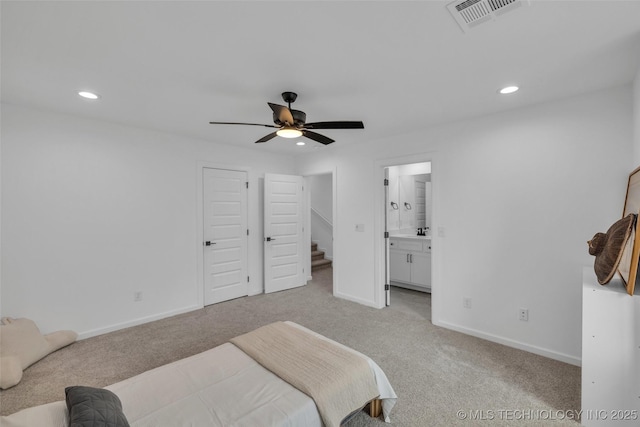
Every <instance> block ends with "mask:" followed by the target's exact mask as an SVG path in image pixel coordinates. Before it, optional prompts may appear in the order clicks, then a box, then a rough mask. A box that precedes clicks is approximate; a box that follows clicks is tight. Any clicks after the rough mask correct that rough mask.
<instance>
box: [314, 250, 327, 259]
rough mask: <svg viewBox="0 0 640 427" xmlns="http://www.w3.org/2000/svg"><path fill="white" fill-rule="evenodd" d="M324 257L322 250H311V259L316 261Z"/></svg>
mask: <svg viewBox="0 0 640 427" xmlns="http://www.w3.org/2000/svg"><path fill="white" fill-rule="evenodd" d="M320 259H324V251H318V250H316V251H311V261H318V260H320Z"/></svg>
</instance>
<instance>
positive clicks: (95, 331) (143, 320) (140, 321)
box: [78, 305, 202, 340]
mask: <svg viewBox="0 0 640 427" xmlns="http://www.w3.org/2000/svg"><path fill="white" fill-rule="evenodd" d="M201 308H202V307H201V306H196V305H193V306H189V307H184V308H180V309H177V310H171V311H166V312H164V313H159V314H154V315H152V316H147V317H141V318H139V319H134V320H131V321H128V322H123V323H118V324H115V325H111V326H107V327H105V328H98V329H92V330H90V331H85V332H80V333H79V334H78V339H79V340H84V339H87V338H91V337H95V336H98V335H102V334H106V333H107V332H113V331H118V330H120V329H124V328H129V327H131V326H137V325H142V324H143V323H149V322H153V321H154V320H160V319H164V318H167V317H171V316H176V315H178V314H182V313H187V312H189V311H194V310H199V309H201Z"/></svg>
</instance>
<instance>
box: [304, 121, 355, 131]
mask: <svg viewBox="0 0 640 427" xmlns="http://www.w3.org/2000/svg"><path fill="white" fill-rule="evenodd" d="M304 127H305V128H306V129H364V123H362V122H360V121H338V122H315V123H307V124H305V125H304Z"/></svg>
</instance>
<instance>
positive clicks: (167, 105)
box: [0, 0, 640, 154]
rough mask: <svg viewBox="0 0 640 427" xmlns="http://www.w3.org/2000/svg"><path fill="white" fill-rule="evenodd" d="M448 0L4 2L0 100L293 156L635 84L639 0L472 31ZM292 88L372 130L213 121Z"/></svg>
mask: <svg viewBox="0 0 640 427" xmlns="http://www.w3.org/2000/svg"><path fill="white" fill-rule="evenodd" d="M448 3H449V1H412V2H401V1H386V2H384V1H377V2H363V1H318V2H309V1H297V2H272V1H258V2H245V1H242V2H239V1H235V2H221V1H195V2H185V1H173V2H167V1H163V2H155V1H139V2H94V1H82V2H75V1H69V2H58V1H45V2H31V1H19V2H11V1H2V3H1V10H0V12H1V15H2V29H1V31H2V33H1V37H2V38H1V42H2V58H1V59H2V62H1V72H2V75H1V77H2V81H1V83H2V86H1V89H2V90H1V95H2V102H4V103H10V104H17V105H25V106H31V107H34V108H38V109H45V110H53V111H58V112H62V113H69V114H77V115H80V116H85V117H92V118H96V119H100V120H106V121H110V122H116V123H123V124H127V125H132V126H137V127H142V128H148V129H155V130H160V131H163V132H170V133H174V134H178V135H186V136H190V137H195V138H201V139H205V140H210V141H215V142H218V143H226V144H232V145H236V146H242V147H248V148H249V147H250V148H256V149H260V150H265V151H272V152H281V153H290V154H291V153H293V154H295V153H301V152H308V151H313V150H314V149H315V148H316V147H320V148H321V149H324V150H330V149H332V148H333V147H336V146H343V145H346V144H352V143H356V142H360V141H367V140H371V139H377V138H380V137H387V136H390V135H394V134H399V133H406V132H413V131H419V130H421V129H424V128H426V127H429V126H432V125H434V124H438V123H443V122H451V121H456V120H460V119H463V118H468V117H473V116H479V115H483V114H487V113H492V112H498V111H502V110H506V109H510V108H514V107H519V106H524V105H529V104H534V103H539V102H543V101H548V100H551V99H555V98H562V97H567V96H572V95H576V94H579V93H584V92H589V91H594V90H598V89H603V88H607V87H612V86H618V85H622V84H626V83H629V82H631V81H632V79H633V77H634V75H635V72H636V70H637V69H638V66H639V64H640V1H612V0H607V1H542V0H532V1H531V3H530V6H529V7H522V8H519V9H518V10H515V11H513V12H510V13H508V14H505V15H504V16H502V17H501V18H499V19H497V20H495V21H492V22H489V23H486V24H482V25H480V26H478V27H476V28H475V29H473V30H471V31H469V32H467V33H464V32H462V30H461V29H460V28H459V26H458V24H457V23H456V22H455V21H454V19H453V18H452V16H451V15H450V14H449V12H448V10H447V8H446V5H447V4H448ZM510 83H516V84H518V85H520V86H521V90H520V91H519V92H518V93H516V94H513V95H508V96H500V95H498V94H497V93H496V90H497V89H498V88H499V87H501V86H503V85H506V84H510ZM82 89H85V90H92V91H95V92H97V93H99V94H100V95H101V96H102V98H101V99H100V100H98V101H95V102H91V101H87V100H84V99H81V98H79V97H78V96H77V95H76V92H77V91H78V90H82ZM287 90H289V91H294V92H297V93H298V95H299V96H298V100H297V102H296V103H295V104H294V105H293V108H296V109H300V110H303V111H305V112H306V113H307V121H309V122H315V121H326V120H362V121H364V124H365V129H364V130H326V131H322V132H321V133H323V134H325V135H327V136H329V137H331V138H333V139H335V140H336V142H335V143H334V144H333V145H330V146H327V147H324V146H321V145H320V144H317V143H315V142H313V141H308V142H309V143H308V144H307V146H305V147H302V148H300V147H296V146H295V145H293V142H292V141H291V140H285V139H283V138H275V139H273V140H271V141H269V142H267V143H265V144H260V145H255V144H254V141H255V140H257V139H259V138H260V137H262V136H264V135H266V134H267V133H270V132H271V131H272V129H267V128H261V127H252V126H246V127H245V126H242V127H240V126H223V125H217V126H213V125H210V124H208V122H209V121H211V120H215V121H239V122H251V123H265V124H270V123H272V122H271V110H270V109H269V108H268V106H267V102H274V103H278V104H284V102H283V101H282V99H281V97H280V93H281V92H283V91H287Z"/></svg>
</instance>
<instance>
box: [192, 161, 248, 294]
mask: <svg viewBox="0 0 640 427" xmlns="http://www.w3.org/2000/svg"><path fill="white" fill-rule="evenodd" d="M202 179H203V246H202V248H203V260H204V261H203V262H204V292H205V294H204V305H209V304H214V303H217V302H221V301H227V300H230V299H233V298H238V297H242V296H247V295H248V294H249V283H248V277H249V274H248V231H247V230H248V226H247V224H248V220H247V216H248V207H247V172H245V171H235V170H224V169H212V168H204V169H203V173H202Z"/></svg>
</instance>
